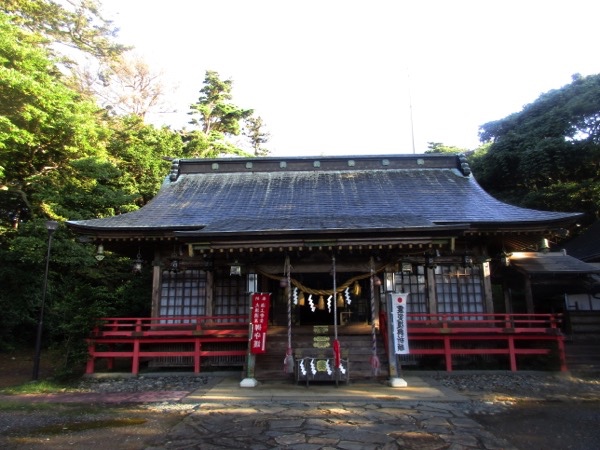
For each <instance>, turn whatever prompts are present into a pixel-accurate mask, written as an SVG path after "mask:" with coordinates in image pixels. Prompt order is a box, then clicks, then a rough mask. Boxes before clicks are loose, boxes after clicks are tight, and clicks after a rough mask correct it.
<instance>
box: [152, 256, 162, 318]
mask: <svg viewBox="0 0 600 450" xmlns="http://www.w3.org/2000/svg"><path fill="white" fill-rule="evenodd" d="M161 280H162V268H161V267H160V264H155V265H154V266H152V310H151V312H150V316H151V317H158V316H159V312H160V291H161V289H160V286H161V284H162V281H161Z"/></svg>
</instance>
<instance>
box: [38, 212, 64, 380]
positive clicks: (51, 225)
mask: <svg viewBox="0 0 600 450" xmlns="http://www.w3.org/2000/svg"><path fill="white" fill-rule="evenodd" d="M57 228H58V222H56V221H55V220H48V221H47V222H46V230H48V251H47V253H46V270H45V272H44V285H43V287H42V304H41V305H40V316H39V318H38V326H37V336H36V339H35V354H34V356H33V376H32V379H33V380H34V381H37V379H38V376H39V373H40V356H41V352H42V330H43V328H44V327H43V324H44V309H45V307H46V291H47V290H48V289H47V288H48V268H49V266H50V249H51V248H52V236H53V235H54V232H55V231H56V229H57Z"/></svg>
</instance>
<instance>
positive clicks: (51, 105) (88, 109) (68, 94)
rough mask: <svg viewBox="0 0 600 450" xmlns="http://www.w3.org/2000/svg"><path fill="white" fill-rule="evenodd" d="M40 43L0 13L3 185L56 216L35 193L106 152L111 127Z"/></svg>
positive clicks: (32, 209)
mask: <svg viewBox="0 0 600 450" xmlns="http://www.w3.org/2000/svg"><path fill="white" fill-rule="evenodd" d="M38 44H39V38H38V37H37V36H36V35H33V34H31V33H27V32H25V31H23V30H20V29H19V28H16V27H15V26H13V25H12V24H11V23H10V21H9V20H8V18H7V17H6V16H5V15H4V14H1V13H0V98H2V103H1V104H0V167H2V171H1V173H0V187H2V191H4V194H8V195H4V196H3V197H5V198H6V197H7V196H11V197H12V198H18V199H20V200H21V201H22V204H24V205H26V207H27V208H29V209H30V212H31V213H34V214H45V215H49V216H53V214H54V213H53V212H52V208H51V207H49V205H47V204H46V203H45V202H44V200H43V199H40V198H38V201H37V202H32V196H34V195H35V194H36V192H37V190H38V188H39V187H40V186H41V184H42V182H43V180H45V179H47V178H48V177H52V176H53V175H54V174H55V173H58V172H60V171H61V170H62V169H63V168H64V167H66V166H67V165H68V164H69V163H70V161H72V160H74V159H78V158H82V157H90V156H104V155H105V137H106V133H107V129H106V127H105V125H104V123H103V121H102V120H101V115H102V114H101V112H100V110H99V109H98V107H97V106H96V105H95V103H94V102H93V101H91V100H90V99H86V98H83V97H82V96H81V95H80V94H78V93H77V92H75V91H73V90H72V89H70V88H69V87H67V86H66V85H65V84H64V82H63V80H62V75H61V74H60V72H59V71H58V70H57V69H56V66H55V65H54V64H53V62H52V61H51V60H50V59H49V55H48V53H47V51H46V50H45V49H43V48H40V47H39V46H38ZM14 193H18V195H14ZM8 209H9V210H10V208H8ZM17 215H18V213H17ZM4 219H6V217H5V218H4Z"/></svg>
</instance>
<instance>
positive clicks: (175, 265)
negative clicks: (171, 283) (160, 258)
mask: <svg viewBox="0 0 600 450" xmlns="http://www.w3.org/2000/svg"><path fill="white" fill-rule="evenodd" d="M180 270H181V258H179V254H178V253H177V249H176V247H175V246H173V253H172V254H171V259H170V260H169V271H171V272H173V273H177V272H179V271H180Z"/></svg>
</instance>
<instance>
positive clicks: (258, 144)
mask: <svg viewBox="0 0 600 450" xmlns="http://www.w3.org/2000/svg"><path fill="white" fill-rule="evenodd" d="M244 135H245V136H247V137H248V139H249V140H250V146H251V147H252V150H253V151H254V156H267V155H268V154H269V150H267V149H266V148H264V147H263V144H266V143H267V142H268V141H269V137H270V135H269V133H267V132H266V131H264V123H263V120H262V117H260V116H258V117H253V116H252V117H248V118H247V119H246V121H245V129H244Z"/></svg>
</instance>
